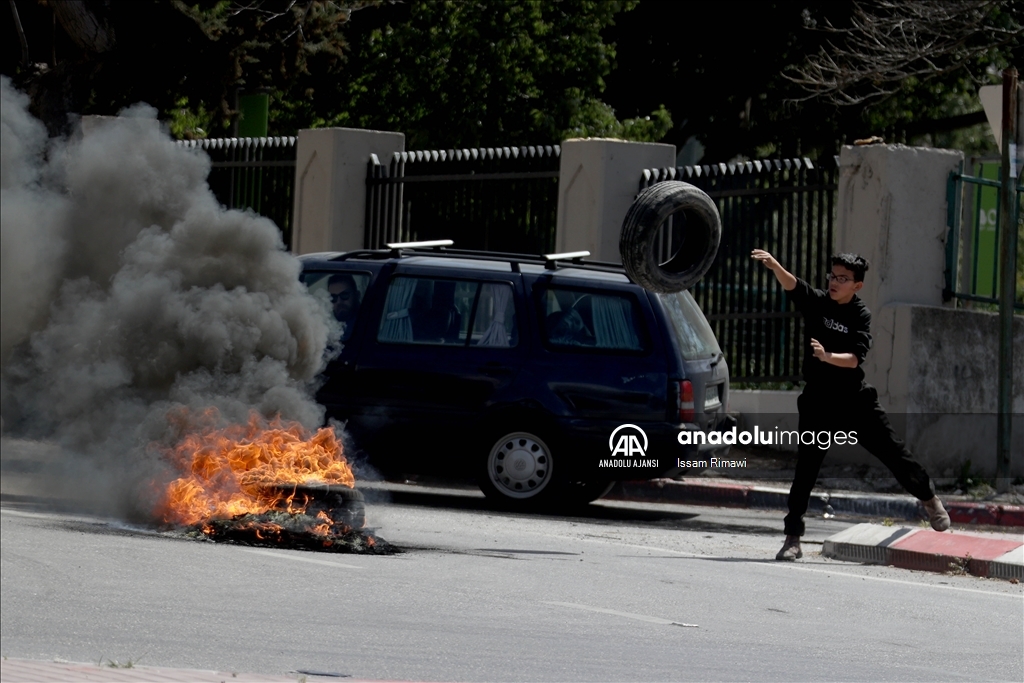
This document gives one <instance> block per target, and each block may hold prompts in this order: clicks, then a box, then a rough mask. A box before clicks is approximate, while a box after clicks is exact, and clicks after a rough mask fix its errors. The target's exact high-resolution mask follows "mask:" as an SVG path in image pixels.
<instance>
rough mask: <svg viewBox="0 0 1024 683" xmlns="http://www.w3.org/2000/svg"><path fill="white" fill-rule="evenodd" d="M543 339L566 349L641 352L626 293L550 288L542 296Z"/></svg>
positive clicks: (639, 331) (633, 302)
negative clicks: (600, 292) (599, 292)
mask: <svg viewBox="0 0 1024 683" xmlns="http://www.w3.org/2000/svg"><path fill="white" fill-rule="evenodd" d="M541 314H542V316H543V328H542V329H543V334H544V340H545V342H547V343H548V344H550V345H551V346H554V347H556V348H562V349H565V350H577V349H588V348H589V349H600V350H606V351H642V350H643V349H644V343H643V339H644V335H643V334H642V328H641V326H640V322H639V321H640V312H639V310H638V307H637V302H636V299H635V298H633V297H632V296H629V295H628V294H617V293H616V294H613V293H602V294H598V293H594V292H584V291H579V290H572V289H562V288H558V289H555V288H550V289H545V290H543V293H542V295H541Z"/></svg>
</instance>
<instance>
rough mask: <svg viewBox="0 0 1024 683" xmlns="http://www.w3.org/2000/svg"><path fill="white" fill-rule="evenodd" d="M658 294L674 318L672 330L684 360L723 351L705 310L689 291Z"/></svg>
mask: <svg viewBox="0 0 1024 683" xmlns="http://www.w3.org/2000/svg"><path fill="white" fill-rule="evenodd" d="M657 296H658V298H659V299H661V303H662V304H664V306H665V310H666V311H668V315H669V317H670V318H671V319H672V331H673V333H674V335H675V338H676V343H678V344H679V351H680V352H681V353H682V354H683V359H684V360H700V359H703V358H713V357H715V356H717V355H718V354H719V353H721V352H722V350H721V348H720V347H719V346H718V340H717V339H715V333H714V332H713V331H712V330H711V325H709V324H708V320H707V318H705V317H704V312H703V311H701V310H700V307H699V306H697V302H696V301H694V300H693V296H692V295H691V294H690V293H689V292H686V291H683V292H675V293H673V294H658V295H657Z"/></svg>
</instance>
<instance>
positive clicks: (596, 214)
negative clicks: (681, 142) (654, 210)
mask: <svg viewBox="0 0 1024 683" xmlns="http://www.w3.org/2000/svg"><path fill="white" fill-rule="evenodd" d="M675 159H676V148H675V146H674V145H663V144H657V143H647V142H627V141H624V140H611V139H605V138H583V139H575V140H566V141H564V142H563V143H562V155H561V164H560V169H559V178H558V220H557V228H556V232H555V250H556V251H559V252H567V251H584V250H585V251H589V252H590V258H592V259H595V260H598V261H612V262H615V263H620V262H621V259H620V258H619V235H620V234H621V233H622V220H623V219H624V218H625V217H626V211H628V210H629V205H630V204H632V203H633V198H634V197H636V194H637V188H638V187H639V183H640V174H641V172H642V171H643V170H644V169H645V168H665V167H668V166H674V165H675Z"/></svg>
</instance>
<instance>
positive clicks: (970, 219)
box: [943, 157, 1024, 310]
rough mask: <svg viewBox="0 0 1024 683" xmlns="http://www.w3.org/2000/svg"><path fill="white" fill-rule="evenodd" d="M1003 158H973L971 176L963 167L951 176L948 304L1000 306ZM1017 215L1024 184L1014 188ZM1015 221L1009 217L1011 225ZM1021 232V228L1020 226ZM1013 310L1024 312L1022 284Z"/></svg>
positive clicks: (1022, 246)
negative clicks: (953, 302)
mask: <svg viewBox="0 0 1024 683" xmlns="http://www.w3.org/2000/svg"><path fill="white" fill-rule="evenodd" d="M1001 166H1002V163H1001V160H1000V159H998V158H995V157H992V158H972V159H971V160H970V161H969V162H968V166H967V167H968V169H969V171H970V175H966V174H964V169H963V168H962V167H961V169H960V171H958V172H957V171H954V172H953V173H950V175H949V184H948V185H947V202H946V206H947V225H948V228H949V233H948V235H947V239H946V287H945V290H944V291H943V298H944V299H945V300H946V301H950V300H952V299H958V300H960V301H962V302H966V303H967V305H968V306H970V305H971V302H974V303H981V304H990V305H992V306H998V305H999V289H1000V287H999V283H1000V267H999V241H1000V234H999V231H1000V221H1001V215H1000V214H1001V212H1002V209H1001V206H1000V202H999V189H1000V187H1002V179H1001V176H1002V173H1001ZM1015 197H1016V206H1015V210H1014V214H1015V217H1017V218H1018V220H1019V218H1020V216H1021V211H1020V207H1021V200H1022V197H1024V186H1021V185H1017V186H1016V193H1015ZM1014 223H1017V221H1014V220H1013V219H1011V221H1010V224H1011V225H1013V224H1014ZM1016 227H1017V229H1018V230H1020V229H1021V228H1020V225H1019V223H1018V224H1017V226H1016ZM1017 250H1018V254H1017V259H1018V262H1019V261H1020V259H1021V253H1020V252H1021V251H1022V250H1024V240H1018V242H1017ZM1014 308H1015V309H1017V310H1024V288H1022V287H1021V285H1020V284H1018V286H1017V292H1015V297H1014Z"/></svg>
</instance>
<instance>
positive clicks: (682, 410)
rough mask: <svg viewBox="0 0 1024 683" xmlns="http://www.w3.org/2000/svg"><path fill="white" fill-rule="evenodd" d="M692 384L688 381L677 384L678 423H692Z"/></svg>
mask: <svg viewBox="0 0 1024 683" xmlns="http://www.w3.org/2000/svg"><path fill="white" fill-rule="evenodd" d="M693 420H694V410H693V384H692V383H691V382H690V380H688V379H684V380H683V381H681V382H680V383H679V421H680V422H693Z"/></svg>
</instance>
